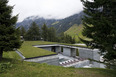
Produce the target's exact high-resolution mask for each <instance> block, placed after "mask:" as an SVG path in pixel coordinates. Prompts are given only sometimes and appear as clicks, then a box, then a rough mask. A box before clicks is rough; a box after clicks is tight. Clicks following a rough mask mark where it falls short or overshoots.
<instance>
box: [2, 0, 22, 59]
mask: <svg viewBox="0 0 116 77" xmlns="http://www.w3.org/2000/svg"><path fill="white" fill-rule="evenodd" d="M7 3H8V0H0V59H2V56H3V51H10V50H13V49H14V48H19V47H20V46H21V40H20V34H19V29H16V28H15V24H16V21H17V16H12V9H13V7H12V6H9V5H8V4H7Z"/></svg>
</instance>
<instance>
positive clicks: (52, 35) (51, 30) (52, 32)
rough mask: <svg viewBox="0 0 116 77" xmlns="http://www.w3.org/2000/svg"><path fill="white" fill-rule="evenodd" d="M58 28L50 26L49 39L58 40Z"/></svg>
mask: <svg viewBox="0 0 116 77" xmlns="http://www.w3.org/2000/svg"><path fill="white" fill-rule="evenodd" d="M56 39H57V38H56V30H55V28H53V27H50V28H48V41H51V42H55V41H56Z"/></svg>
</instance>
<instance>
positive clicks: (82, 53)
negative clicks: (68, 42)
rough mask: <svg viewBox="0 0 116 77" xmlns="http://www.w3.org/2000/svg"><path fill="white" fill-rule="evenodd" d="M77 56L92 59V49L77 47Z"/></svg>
mask: <svg viewBox="0 0 116 77" xmlns="http://www.w3.org/2000/svg"><path fill="white" fill-rule="evenodd" d="M78 51H79V57H82V58H90V59H93V50H92V49H86V48H78Z"/></svg>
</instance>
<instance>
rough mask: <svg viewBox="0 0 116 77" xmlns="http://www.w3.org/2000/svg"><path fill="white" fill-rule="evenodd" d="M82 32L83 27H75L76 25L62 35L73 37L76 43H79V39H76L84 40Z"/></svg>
mask: <svg viewBox="0 0 116 77" xmlns="http://www.w3.org/2000/svg"><path fill="white" fill-rule="evenodd" d="M82 30H83V25H79V26H78V25H77V24H74V25H73V26H72V27H70V28H69V29H68V30H67V31H65V32H64V33H65V34H68V35H70V36H72V37H75V39H76V42H80V40H79V38H78V37H81V38H85V37H84V36H83V35H82Z"/></svg>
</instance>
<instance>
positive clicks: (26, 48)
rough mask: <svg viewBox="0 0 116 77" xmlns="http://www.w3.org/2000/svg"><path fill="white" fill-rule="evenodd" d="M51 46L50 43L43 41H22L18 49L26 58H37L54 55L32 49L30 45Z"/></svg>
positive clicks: (42, 50)
mask: <svg viewBox="0 0 116 77" xmlns="http://www.w3.org/2000/svg"><path fill="white" fill-rule="evenodd" d="M48 43H49V44H53V43H52V42H43V41H24V43H23V44H22V46H21V48H20V49H18V50H19V51H20V52H21V53H22V54H23V55H24V56H25V57H26V58H30V57H37V56H45V55H51V54H56V53H54V52H51V51H47V50H44V49H41V48H36V47H33V46H32V45H39V44H48Z"/></svg>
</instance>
